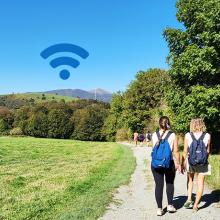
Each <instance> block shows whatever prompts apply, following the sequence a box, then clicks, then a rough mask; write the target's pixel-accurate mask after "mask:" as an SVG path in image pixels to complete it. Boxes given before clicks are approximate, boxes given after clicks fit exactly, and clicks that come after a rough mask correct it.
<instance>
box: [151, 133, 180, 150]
mask: <svg viewBox="0 0 220 220" xmlns="http://www.w3.org/2000/svg"><path fill="white" fill-rule="evenodd" d="M162 132H163V131H162V130H160V131H159V133H160V135H161V134H162ZM168 132H169V130H167V131H166V132H165V133H164V135H163V137H162V139H164V138H165V137H166V136H167V133H168ZM175 139H176V135H175V134H174V133H172V134H171V135H170V136H169V138H168V143H169V145H170V149H171V151H173V147H174V140H175ZM152 141H153V146H155V144H156V143H157V141H158V137H157V133H156V132H154V133H153V136H152Z"/></svg>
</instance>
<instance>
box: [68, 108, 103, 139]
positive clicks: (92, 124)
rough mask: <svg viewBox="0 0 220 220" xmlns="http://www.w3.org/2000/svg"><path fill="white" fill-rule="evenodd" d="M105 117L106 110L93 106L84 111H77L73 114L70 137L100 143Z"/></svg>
mask: <svg viewBox="0 0 220 220" xmlns="http://www.w3.org/2000/svg"><path fill="white" fill-rule="evenodd" d="M106 116H107V110H106V109H104V108H103V107H101V106H99V105H97V104H94V105H91V106H87V107H86V108H84V109H78V110H76V111H75V112H74V114H73V120H74V132H73V134H72V137H73V138H74V139H78V140H85V141H102V140H104V136H103V133H102V128H103V124H104V120H105V118H106Z"/></svg>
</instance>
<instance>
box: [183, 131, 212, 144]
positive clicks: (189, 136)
mask: <svg viewBox="0 0 220 220" xmlns="http://www.w3.org/2000/svg"><path fill="white" fill-rule="evenodd" d="M193 134H194V136H195V138H196V139H197V140H198V139H199V138H200V136H201V135H202V132H196V133H193ZM210 137H211V136H210V134H209V133H206V134H205V137H204V139H203V142H204V144H205V146H206V147H207V146H208V143H209V141H210ZM185 138H186V140H187V143H188V147H189V146H190V145H191V144H192V141H193V140H192V137H191V135H190V133H189V132H188V133H187V134H186V135H185Z"/></svg>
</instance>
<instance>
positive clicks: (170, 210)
mask: <svg viewBox="0 0 220 220" xmlns="http://www.w3.org/2000/svg"><path fill="white" fill-rule="evenodd" d="M167 212H169V213H174V212H176V209H175V207H174V206H173V205H168V206H167Z"/></svg>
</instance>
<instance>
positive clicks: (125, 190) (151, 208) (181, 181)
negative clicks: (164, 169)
mask: <svg viewBox="0 0 220 220" xmlns="http://www.w3.org/2000/svg"><path fill="white" fill-rule="evenodd" d="M131 149H132V150H133V153H134V156H135V157H136V163H137V166H136V169H135V171H134V173H133V175H132V177H131V182H130V184H129V185H128V186H121V187H119V188H118V190H117V192H116V193H115V194H114V202H113V203H112V204H110V206H109V207H108V209H107V211H106V213H105V214H104V216H103V217H102V218H100V219H99V220H148V219H149V220H150V219H167V220H168V219H169V220H170V219H175V220H177V219H184V220H187V219H192V220H197V219H205V220H219V219H220V207H219V205H218V204H217V203H216V201H217V200H218V198H216V195H215V192H212V191H211V190H210V189H208V188H207V187H206V188H205V191H204V196H203V198H202V201H201V203H200V207H201V209H200V210H199V211H198V212H197V213H193V211H192V209H185V208H184V207H183V204H184V202H185V200H186V175H180V174H178V173H177V175H176V179H175V194H174V206H175V207H176V208H177V209H178V210H177V212H176V213H174V214H170V213H165V215H163V216H162V217H157V216H156V202H155V198H154V181H153V177H152V174H151V171H150V162H149V161H150V153H151V148H146V147H133V146H131ZM146 161H147V162H146ZM166 205H167V200H166V195H165V188H164V201H163V206H164V207H166Z"/></svg>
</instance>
